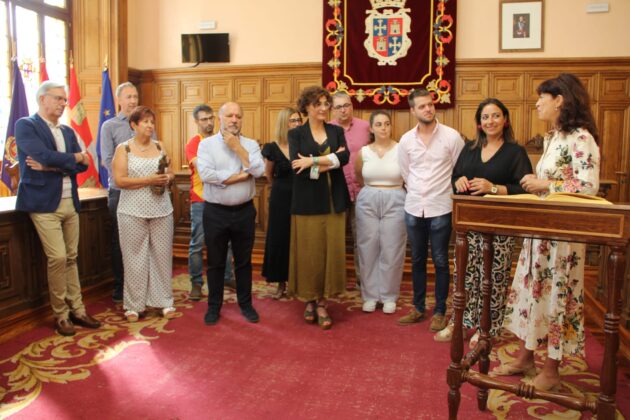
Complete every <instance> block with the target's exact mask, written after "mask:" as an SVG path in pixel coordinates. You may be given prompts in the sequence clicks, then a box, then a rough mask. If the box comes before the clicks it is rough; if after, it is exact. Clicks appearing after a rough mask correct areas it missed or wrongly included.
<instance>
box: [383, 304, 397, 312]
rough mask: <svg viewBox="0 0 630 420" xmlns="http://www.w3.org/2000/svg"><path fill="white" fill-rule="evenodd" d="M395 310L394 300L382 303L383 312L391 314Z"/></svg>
mask: <svg viewBox="0 0 630 420" xmlns="http://www.w3.org/2000/svg"><path fill="white" fill-rule="evenodd" d="M394 312H396V302H385V303H383V313H384V314H393V313H394Z"/></svg>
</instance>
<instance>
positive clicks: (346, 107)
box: [333, 102, 352, 111]
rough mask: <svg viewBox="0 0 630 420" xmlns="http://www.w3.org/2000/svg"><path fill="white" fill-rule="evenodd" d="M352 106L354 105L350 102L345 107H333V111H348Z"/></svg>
mask: <svg viewBox="0 0 630 420" xmlns="http://www.w3.org/2000/svg"><path fill="white" fill-rule="evenodd" d="M351 106H352V103H350V102H348V103H345V104H343V105H335V106H333V109H334V110H335V111H340V110H341V109H348V108H350V107H351Z"/></svg>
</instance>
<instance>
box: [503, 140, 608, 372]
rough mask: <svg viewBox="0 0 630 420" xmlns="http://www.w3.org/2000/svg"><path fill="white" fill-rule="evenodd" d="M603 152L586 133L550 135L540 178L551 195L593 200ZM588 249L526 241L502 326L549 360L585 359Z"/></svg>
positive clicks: (551, 242) (567, 243) (541, 241)
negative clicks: (568, 194) (543, 348)
mask: <svg viewBox="0 0 630 420" xmlns="http://www.w3.org/2000/svg"><path fill="white" fill-rule="evenodd" d="M599 164H600V156H599V148H598V147H597V144H596V143H595V140H594V139H593V136H592V135H591V134H590V133H589V132H588V131H586V130H584V129H577V130H575V131H573V132H571V133H568V134H567V133H563V132H558V131H552V132H550V133H549V134H548V135H547V137H546V139H545V148H544V152H543V155H542V157H541V158H540V161H539V162H538V165H537V166H536V176H537V177H538V178H539V179H547V180H551V181H553V182H552V184H551V185H550V187H549V192H546V193H543V194H540V195H541V197H544V196H546V195H548V194H549V193H553V192H574V193H582V194H590V195H595V194H596V193H597V191H598V189H599ZM584 256H585V246H584V244H577V243H569V242H559V241H550V240H539V239H526V240H525V241H523V249H522V251H521V254H520V256H519V259H518V265H517V267H516V274H515V275H514V282H513V283H512V287H511V289H510V293H509V296H508V305H507V309H506V313H505V320H504V323H503V326H504V327H505V328H506V329H508V330H509V331H511V332H513V333H514V334H516V336H517V337H518V338H520V339H521V340H523V341H525V348H527V349H528V350H535V349H536V348H537V347H538V346H539V345H541V344H543V343H545V342H546V343H547V354H548V357H550V358H552V359H554V360H562V358H563V356H584V312H583V309H584V293H583V292H584Z"/></svg>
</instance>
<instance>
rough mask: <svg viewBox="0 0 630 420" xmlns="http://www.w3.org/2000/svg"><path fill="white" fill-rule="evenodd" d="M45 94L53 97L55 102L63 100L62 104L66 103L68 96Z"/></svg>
mask: <svg viewBox="0 0 630 420" xmlns="http://www.w3.org/2000/svg"><path fill="white" fill-rule="evenodd" d="M45 95H46V96H50V97H51V98H53V99H54V100H55V101H57V102H63V103H64V104H67V103H68V98H66V97H65V96H59V95H53V94H51V93H46V94H45Z"/></svg>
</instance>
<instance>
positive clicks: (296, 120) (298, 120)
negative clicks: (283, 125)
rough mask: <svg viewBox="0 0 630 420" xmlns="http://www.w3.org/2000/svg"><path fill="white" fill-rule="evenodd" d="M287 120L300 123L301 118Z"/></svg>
mask: <svg viewBox="0 0 630 420" xmlns="http://www.w3.org/2000/svg"><path fill="white" fill-rule="evenodd" d="M289 122H290V123H291V124H294V123H301V122H302V118H289Z"/></svg>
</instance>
